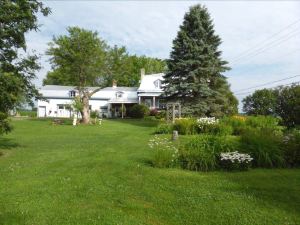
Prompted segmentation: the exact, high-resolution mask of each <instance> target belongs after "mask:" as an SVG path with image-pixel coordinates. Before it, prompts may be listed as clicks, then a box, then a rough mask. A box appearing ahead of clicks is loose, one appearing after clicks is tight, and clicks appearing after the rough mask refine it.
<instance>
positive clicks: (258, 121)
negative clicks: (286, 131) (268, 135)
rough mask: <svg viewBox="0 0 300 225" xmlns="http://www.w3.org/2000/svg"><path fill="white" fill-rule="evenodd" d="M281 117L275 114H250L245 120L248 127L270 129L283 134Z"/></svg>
mask: <svg viewBox="0 0 300 225" xmlns="http://www.w3.org/2000/svg"><path fill="white" fill-rule="evenodd" d="M279 122H280V119H279V118H275V117H273V116H248V117H247V119H246V120H245V124H246V126H247V127H251V128H255V129H268V130H270V131H272V132H274V133H278V134H281V133H282V129H283V127H282V126H280V125H279Z"/></svg>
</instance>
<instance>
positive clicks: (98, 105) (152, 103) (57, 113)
mask: <svg viewBox="0 0 300 225" xmlns="http://www.w3.org/2000/svg"><path fill="white" fill-rule="evenodd" d="M163 75H164V74H163V73H159V74H150V75H145V73H144V70H141V83H140V87H118V86H117V84H116V82H114V83H113V85H112V87H106V88H103V89H101V90H99V91H98V92H96V93H95V94H94V95H93V96H92V97H91V98H90V101H89V103H90V110H92V111H98V112H99V114H100V116H102V117H108V118H114V117H122V116H124V115H122V107H125V109H126V108H127V109H128V108H129V107H131V106H132V105H134V104H145V105H147V106H149V108H151V109H153V108H157V109H159V108H161V106H162V103H160V98H159V97H160V95H161V94H162V88H161V82H162V80H163ZM96 88H97V87H89V88H88V89H90V90H91V91H92V90H95V89H96ZM40 93H41V94H42V95H43V97H44V98H46V99H47V101H42V100H38V103H37V107H38V112H37V115H38V117H72V116H73V110H72V107H70V106H71V104H72V102H73V99H74V97H75V96H76V95H77V94H78V91H77V90H76V88H75V87H72V86H58V85H45V86H43V87H42V88H41V89H40ZM123 111H124V110H123ZM125 111H126V110H125Z"/></svg>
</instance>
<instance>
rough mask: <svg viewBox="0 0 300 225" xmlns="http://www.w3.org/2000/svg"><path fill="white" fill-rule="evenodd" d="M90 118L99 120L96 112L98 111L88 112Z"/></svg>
mask: <svg viewBox="0 0 300 225" xmlns="http://www.w3.org/2000/svg"><path fill="white" fill-rule="evenodd" d="M90 117H91V118H92V119H96V118H99V111H98V110H92V111H91V112H90Z"/></svg>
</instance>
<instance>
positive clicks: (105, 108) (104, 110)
mask: <svg viewBox="0 0 300 225" xmlns="http://www.w3.org/2000/svg"><path fill="white" fill-rule="evenodd" d="M107 109H108V108H107V106H101V107H100V111H101V112H102V113H107Z"/></svg>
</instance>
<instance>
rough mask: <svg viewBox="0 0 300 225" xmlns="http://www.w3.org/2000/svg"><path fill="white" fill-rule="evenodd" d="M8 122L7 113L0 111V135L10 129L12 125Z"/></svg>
mask: <svg viewBox="0 0 300 225" xmlns="http://www.w3.org/2000/svg"><path fill="white" fill-rule="evenodd" d="M9 122H10V121H9V118H8V115H7V114H6V113H2V112H0V135H2V134H4V133H8V132H10V131H11V130H12V126H11V124H10V123H9Z"/></svg>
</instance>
